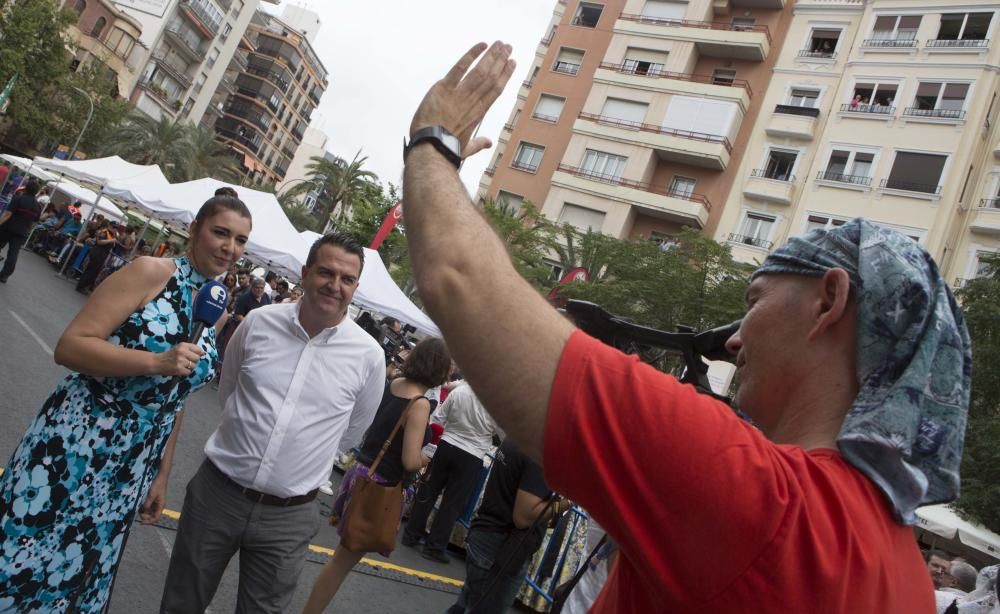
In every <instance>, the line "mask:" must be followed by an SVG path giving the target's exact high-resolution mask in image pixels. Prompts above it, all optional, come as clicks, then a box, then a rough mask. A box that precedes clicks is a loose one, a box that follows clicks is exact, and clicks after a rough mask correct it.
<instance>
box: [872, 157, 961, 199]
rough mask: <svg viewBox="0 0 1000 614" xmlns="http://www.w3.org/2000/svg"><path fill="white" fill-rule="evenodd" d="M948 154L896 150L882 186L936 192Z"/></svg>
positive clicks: (927, 192)
mask: <svg viewBox="0 0 1000 614" xmlns="http://www.w3.org/2000/svg"><path fill="white" fill-rule="evenodd" d="M947 161H948V156H946V155H942V154H926V153H916V152H912V151H899V152H896V159H895V160H894V161H893V163H892V170H891V171H889V177H888V179H885V180H883V182H882V187H884V188H889V189H892V190H906V191H909V192H923V193H925V194H937V193H939V192H940V191H941V186H940V185H939V184H940V183H941V175H942V173H943V172H944V165H945V162H947Z"/></svg>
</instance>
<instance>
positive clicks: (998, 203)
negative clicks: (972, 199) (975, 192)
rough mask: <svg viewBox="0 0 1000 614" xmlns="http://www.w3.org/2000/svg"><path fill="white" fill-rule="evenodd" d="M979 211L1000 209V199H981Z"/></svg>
mask: <svg viewBox="0 0 1000 614" xmlns="http://www.w3.org/2000/svg"><path fill="white" fill-rule="evenodd" d="M979 208H980V209H1000V198H981V199H979Z"/></svg>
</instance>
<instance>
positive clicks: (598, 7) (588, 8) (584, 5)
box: [571, 2, 604, 28]
mask: <svg viewBox="0 0 1000 614" xmlns="http://www.w3.org/2000/svg"><path fill="white" fill-rule="evenodd" d="M603 10H604V5H603V4H591V3H589V2H581V3H580V6H579V7H577V9H576V15H574V16H573V21H572V22H571V23H572V24H573V25H574V26H583V27H584V28H596V27H597V22H598V21H600V19H601V11H603Z"/></svg>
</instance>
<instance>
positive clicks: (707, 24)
mask: <svg viewBox="0 0 1000 614" xmlns="http://www.w3.org/2000/svg"><path fill="white" fill-rule="evenodd" d="M618 18H619V19H622V20H624V21H636V22H639V23H650V24H654V25H658V26H671V27H675V28H701V29H703V30H728V31H730V32H760V33H761V34H763V35H764V36H765V37H767V42H769V43H770V42H771V31H770V30H769V29H768V27H767V26H750V25H741V24H732V23H723V22H719V21H691V20H688V19H668V18H665V17H650V16H649V15H636V14H634V13H622V14H621V15H619V16H618Z"/></svg>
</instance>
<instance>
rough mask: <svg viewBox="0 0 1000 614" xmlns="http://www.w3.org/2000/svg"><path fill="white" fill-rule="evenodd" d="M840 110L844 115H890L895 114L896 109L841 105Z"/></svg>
mask: <svg viewBox="0 0 1000 614" xmlns="http://www.w3.org/2000/svg"><path fill="white" fill-rule="evenodd" d="M840 110H841V111H842V112H845V113H870V114H872V115H892V114H894V113H895V112H896V107H890V106H886V105H884V104H860V103H859V104H852V103H847V104H842V105H840Z"/></svg>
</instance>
